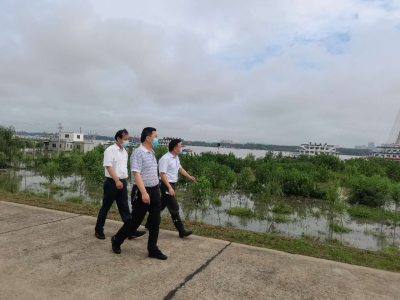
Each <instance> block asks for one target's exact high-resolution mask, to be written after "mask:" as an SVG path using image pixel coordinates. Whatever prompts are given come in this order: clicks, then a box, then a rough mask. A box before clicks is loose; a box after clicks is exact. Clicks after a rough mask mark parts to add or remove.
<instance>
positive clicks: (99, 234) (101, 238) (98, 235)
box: [94, 231, 106, 240]
mask: <svg viewBox="0 0 400 300" xmlns="http://www.w3.org/2000/svg"><path fill="white" fill-rule="evenodd" d="M94 235H95V236H96V237H97V238H98V239H99V240H104V239H105V238H106V236H105V235H104V232H97V231H95V232H94Z"/></svg>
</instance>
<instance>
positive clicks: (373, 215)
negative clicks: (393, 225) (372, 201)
mask: <svg viewBox="0 0 400 300" xmlns="http://www.w3.org/2000/svg"><path fill="white" fill-rule="evenodd" d="M347 213H348V214H349V215H350V216H352V217H356V218H360V219H369V220H374V221H400V212H397V213H395V212H392V211H385V210H383V209H380V208H371V207H367V206H363V205H355V206H352V207H349V208H348V209H347Z"/></svg>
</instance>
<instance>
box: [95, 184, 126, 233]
mask: <svg viewBox="0 0 400 300" xmlns="http://www.w3.org/2000/svg"><path fill="white" fill-rule="evenodd" d="M121 182H122V183H123V184H124V187H123V188H122V189H120V190H119V189H117V186H116V184H115V181H114V180H113V179H112V178H107V179H106V181H105V182H104V196H103V204H102V205H101V208H100V211H99V215H98V217H97V223H96V227H95V230H96V231H97V232H103V230H104V224H105V223H106V218H107V214H108V211H109V210H110V208H111V206H112V205H113V203H114V200H116V201H117V205H118V211H119V214H120V216H121V218H122V221H124V222H126V221H128V220H130V219H131V214H130V213H129V205H128V189H127V183H126V180H125V179H121Z"/></svg>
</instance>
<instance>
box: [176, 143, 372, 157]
mask: <svg viewBox="0 0 400 300" xmlns="http://www.w3.org/2000/svg"><path fill="white" fill-rule="evenodd" d="M189 143H190V144H189ZM184 144H185V145H190V146H202V147H218V143H208V142H201V141H185V142H184ZM221 147H232V148H237V149H253V150H267V151H268V150H271V151H287V152H295V151H298V150H299V149H300V147H299V146H287V145H266V144H255V143H246V144H225V143H221ZM337 151H338V152H339V153H340V154H343V155H359V156H364V155H369V153H370V150H369V149H352V148H338V149H337Z"/></svg>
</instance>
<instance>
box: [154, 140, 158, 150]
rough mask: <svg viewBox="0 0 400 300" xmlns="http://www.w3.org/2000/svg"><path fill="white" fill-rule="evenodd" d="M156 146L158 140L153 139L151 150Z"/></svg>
mask: <svg viewBox="0 0 400 300" xmlns="http://www.w3.org/2000/svg"><path fill="white" fill-rule="evenodd" d="M157 146H158V139H156V138H154V139H153V148H154V147H157Z"/></svg>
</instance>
